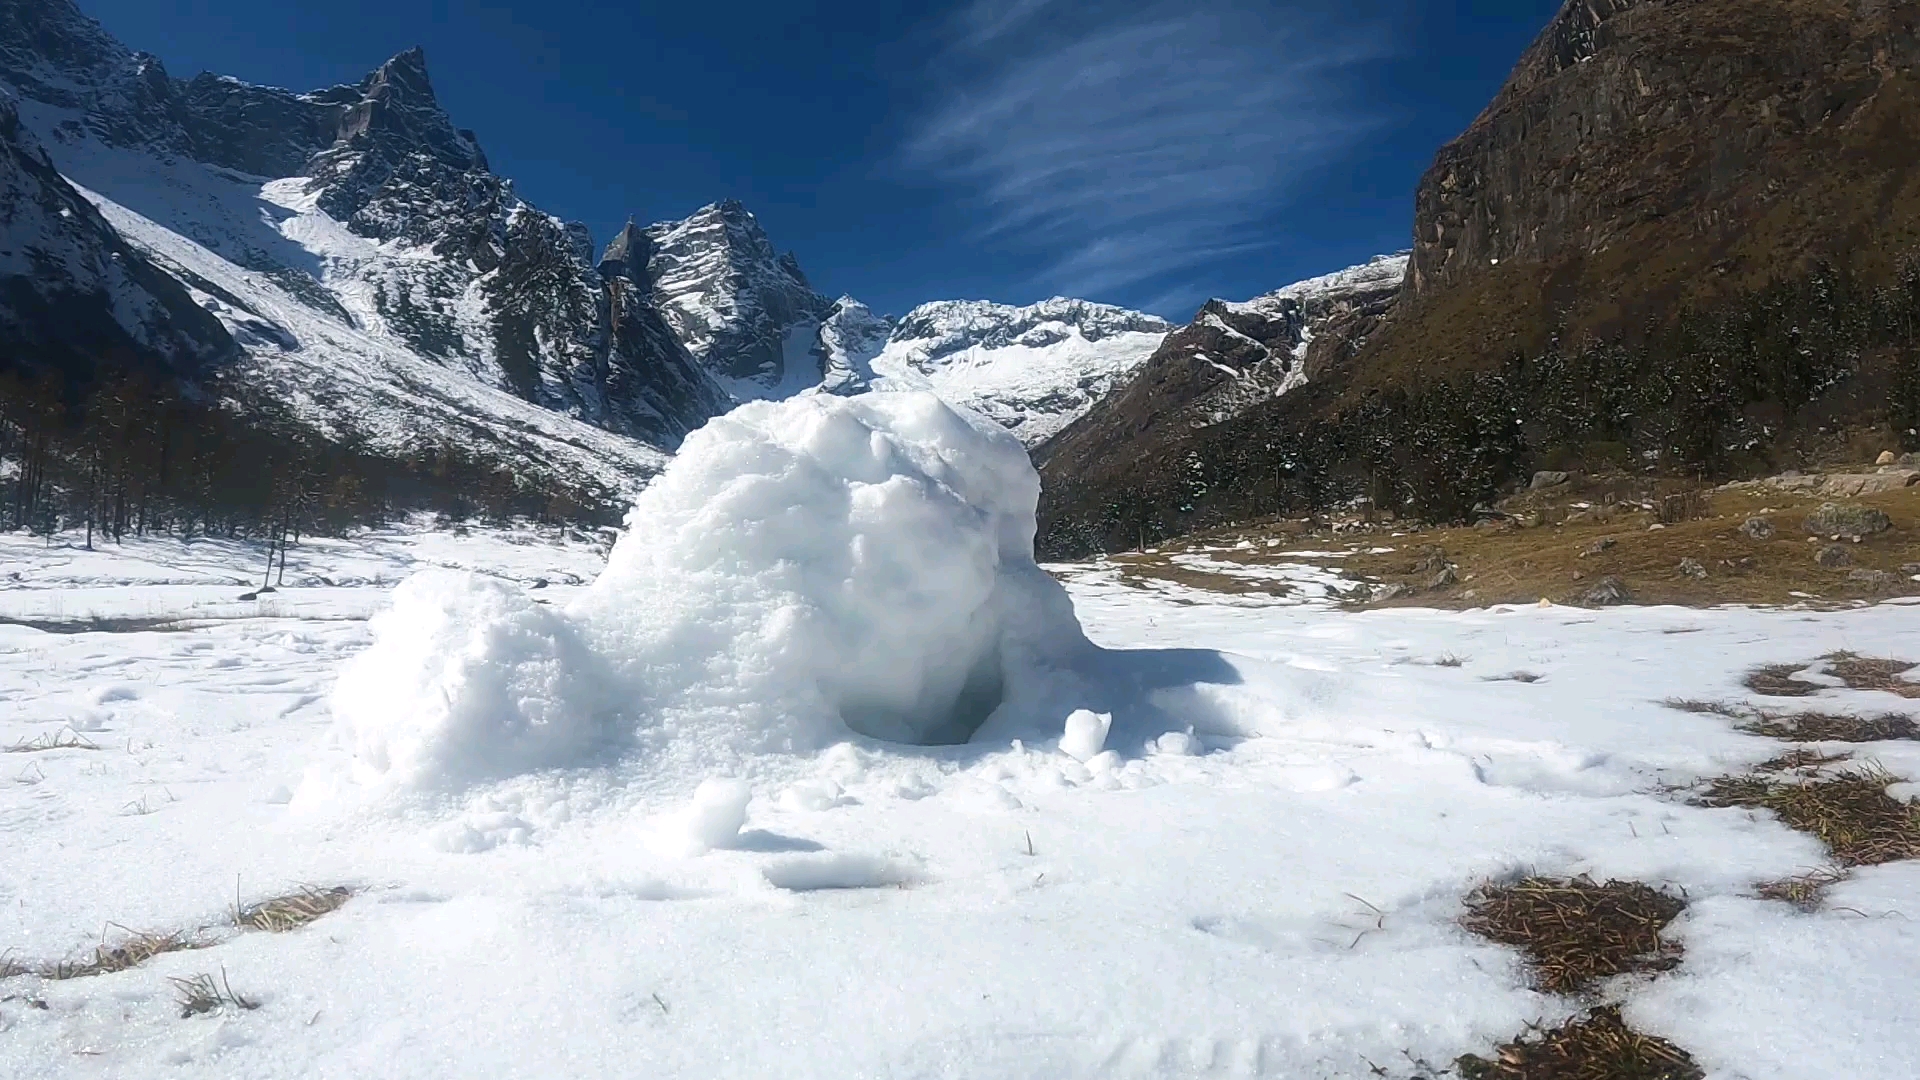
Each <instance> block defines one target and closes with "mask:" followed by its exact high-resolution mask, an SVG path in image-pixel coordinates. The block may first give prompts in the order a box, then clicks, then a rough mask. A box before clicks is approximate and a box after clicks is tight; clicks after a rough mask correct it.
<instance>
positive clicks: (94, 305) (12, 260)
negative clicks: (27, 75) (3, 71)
mask: <svg viewBox="0 0 1920 1080" xmlns="http://www.w3.org/2000/svg"><path fill="white" fill-rule="evenodd" d="M234 353H235V348H234V343H233V339H232V337H230V336H229V335H228V333H227V331H226V330H225V329H224V328H223V327H222V326H221V325H220V323H219V321H218V320H217V319H215V318H214V317H213V316H211V315H209V314H207V312H205V311H204V310H202V309H201V308H200V307H199V305H197V304H195V303H194V302H193V298H192V297H191V296H189V295H188V293H187V290H186V289H184V288H182V287H181V285H180V283H179V282H177V281H175V280H174V279H172V278H171V277H168V276H167V275H166V274H164V273H162V272H161V271H159V270H158V269H156V268H155V267H154V266H153V264H152V263H150V262H148V261H147V259H146V257H145V256H143V255H141V254H140V253H139V252H137V251H135V250H134V249H133V248H132V247H130V246H129V245H128V244H127V243H126V242H125V241H124V240H122V239H121V237H120V236H119V234H118V233H116V232H115V231H114V230H113V227H112V226H111V225H109V224H107V222H106V220H105V219H104V218H102V217H101V216H100V213H99V211H97V210H95V209H94V207H93V204H92V203H90V202H88V201H87V200H86V199H84V198H82V197H81V196H80V194H79V193H78V192H76V191H74V190H73V188H72V187H71V186H70V185H69V184H68V183H67V182H66V181H65V180H64V179H62V178H61V176H60V174H59V172H58V171H57V170H55V168H54V167H53V162H52V161H51V160H50V159H48V157H47V155H46V152H45V150H43V149H42V148H41V146H40V144H39V141H38V140H37V139H35V138H34V137H33V135H32V133H30V132H28V131H27V130H26V129H25V127H23V126H22V125H21V123H20V115H19V111H18V110H17V109H16V108H15V106H14V104H13V102H12V101H11V100H10V99H8V98H7V97H5V96H4V95H0V369H16V370H19V369H24V370H27V371H60V372H64V373H66V374H69V375H71V376H74V377H76V378H83V377H84V376H85V375H86V374H87V373H88V372H89V370H90V369H91V367H92V366H93V365H95V364H108V365H112V366H115V367H120V368H131V369H146V370H149V371H153V372H156V373H163V374H175V375H196V374H199V373H202V372H204V371H207V370H209V369H211V368H212V367H213V366H214V365H216V364H217V363H218V362H220V361H222V360H226V359H230V358H231V357H232V356H233V354H234Z"/></svg>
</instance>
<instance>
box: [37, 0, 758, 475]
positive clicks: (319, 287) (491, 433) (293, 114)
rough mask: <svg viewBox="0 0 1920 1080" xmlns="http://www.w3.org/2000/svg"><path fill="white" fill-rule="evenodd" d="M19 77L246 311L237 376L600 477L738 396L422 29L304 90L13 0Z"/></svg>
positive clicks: (337, 411)
mask: <svg viewBox="0 0 1920 1080" xmlns="http://www.w3.org/2000/svg"><path fill="white" fill-rule="evenodd" d="M0 82H4V83H5V84H7V85H8V86H10V87H11V88H12V89H13V90H14V91H15V92H16V93H17V94H18V95H19V96H20V98H21V108H20V114H21V118H22V122H23V123H24V124H25V125H26V126H27V127H29V128H30V129H32V130H34V131H35V132H36V133H37V134H39V135H40V136H41V138H42V141H43V142H44V143H45V144H46V145H47V147H48V149H49V151H50V153H51V156H52V159H53V162H54V164H55V165H56V166H57V167H58V168H59V170H60V171H61V172H62V173H63V174H65V176H66V177H67V178H68V179H69V180H71V181H73V182H74V183H75V184H76V185H77V186H78V187H80V188H81V189H82V190H83V192H84V193H85V194H87V195H88V196H89V197H90V198H92V199H93V200H94V201H95V202H96V203H97V204H98V206H99V208H100V210H101V213H102V214H103V215H104V216H105V217H106V219H107V220H108V221H109V222H110V223H111V224H112V225H113V226H114V227H115V228H116V229H117V230H118V231H119V232H120V233H121V234H122V235H124V236H125V237H126V238H127V239H128V240H129V241H130V242H131V243H132V244H133V246H135V247H137V248H140V249H142V250H144V251H145V252H146V253H147V254H148V255H149V257H150V258H151V259H152V260H153V261H154V262H155V263H156V264H157V265H159V266H160V267H161V268H162V269H164V270H166V271H168V272H169V273H171V274H172V275H174V276H175V277H177V278H179V279H180V280H181V282H182V283H184V284H185V285H186V286H187V287H188V288H189V289H190V290H192V291H193V292H194V294H195V295H196V298H197V299H199V300H200V301H201V303H202V306H205V307H207V308H209V309H210V310H213V311H214V312H215V313H216V314H217V315H219V316H220V318H221V320H222V321H223V322H224V323H226V324H227V325H228V327H229V329H230V330H231V331H232V332H233V334H234V336H235V337H236V338H237V339H238V340H239V342H240V344H241V345H242V346H243V347H244V355H243V356H242V357H241V359H240V360H239V361H238V362H236V363H235V364H232V365H229V366H228V368H227V369H226V370H225V371H224V372H223V373H222V380H221V386H222V390H223V392H225V393H229V394H231V395H233V396H234V397H236V398H238V399H241V400H243V401H244V400H247V399H249V398H253V399H257V400H258V401H260V402H262V403H268V402H271V403H272V404H274V405H276V406H281V407H289V408H291V410H292V412H293V413H294V414H295V415H296V416H298V417H300V418H302V419H303V420H304V421H305V422H307V423H309V424H310V425H311V426H312V427H314V428H315V429H316V430H320V431H322V432H324V433H327V434H331V435H337V436H339V437H352V438H354V439H357V440H361V441H364V442H365V443H367V444H368V445H369V446H372V447H374V448H377V449H382V450H385V451H388V452H391V453H393V454H395V455H397V456H399V455H406V454H410V453H413V452H415V451H417V450H418V449H419V448H420V446H421V444H423V443H429V442H436V441H437V442H444V443H455V444H459V445H460V446H461V448H462V449H463V451H464V452H467V453H470V454H472V455H477V456H482V457H493V458H497V459H498V460H499V461H500V462H501V463H502V464H503V466H506V467H512V468H515V469H524V470H525V471H526V472H527V473H528V474H529V476H530V477H532V478H536V479H541V478H543V479H544V480H545V481H552V482H558V483H561V484H562V485H563V486H564V485H565V484H566V483H567V482H568V481H569V480H570V479H571V478H580V477H586V478H589V479H590V480H591V482H592V484H593V485H594V486H597V487H599V488H602V489H605V493H611V492H612V491H614V490H618V489H630V488H631V487H632V486H633V484H635V483H637V482H638V481H639V480H640V479H642V478H643V477H644V476H645V475H646V474H648V473H649V472H651V471H652V470H653V469H654V468H657V466H658V464H659V462H660V461H661V460H662V457H661V454H660V453H659V451H658V450H656V449H654V448H653V446H658V447H671V446H672V445H674V444H676V443H677V442H678V440H679V438H680V437H681V436H682V435H684V434H685V433H686V432H687V431H688V430H691V429H692V428H693V427H696V426H698V425H699V424H700V423H702V422H704V421H705V420H706V419H707V418H708V417H710V416H712V415H714V414H715V413H717V412H719V411H723V410H724V409H725V408H726V407H728V405H729V404H730V403H729V400H728V399H727V397H726V395H725V394H724V393H722V392H721V390H720V389H719V388H718V387H717V386H715V385H714V384H713V382H712V380H711V379H709V378H708V377H707V376H706V375H705V373H704V372H703V371H701V370H700V369H699V367H698V366H697V365H696V364H695V363H694V362H693V360H692V358H691V357H690V356H689V355H688V354H687V353H686V351H685V349H684V348H683V347H682V346H681V345H680V344H679V342H678V340H677V339H676V338H675V337H674V336H673V334H672V333H671V331H670V329H669V328H668V327H667V325H666V323H665V321H664V320H663V319H662V318H661V317H660V314H659V312H658V311H657V310H655V309H654V308H653V307H652V306H651V304H650V303H647V302H646V299H645V298H646V295H647V283H646V280H645V276H644V273H643V272H641V271H638V270H636V269H635V268H632V267H627V266H625V265H624V264H622V263H620V262H619V261H617V260H616V261H615V262H614V263H613V264H611V265H609V266H608V267H607V268H608V270H609V271H610V272H609V273H603V272H602V266H603V265H606V264H599V263H597V262H596V260H595V259H594V257H593V254H592V252H591V250H590V247H589V242H588V238H587V235H586V232H585V230H584V229H583V228H582V227H580V226H578V225H573V224H570V223H566V222H562V221H560V220H558V219H556V218H553V217H551V216H550V215H547V214H544V213H541V212H540V211H538V210H537V209H536V208H534V207H532V206H530V205H528V204H527V203H525V202H524V201H523V200H521V199H519V198H518V196H517V195H515V194H514V191H513V187H512V184H511V182H510V181H507V180H505V179H504V178H501V177H498V176H496V175H494V174H493V173H492V172H491V171H490V170H489V168H488V165H487V161H486V157H485V155H484V153H483V152H482V151H481V149H480V146H479V144H478V141H477V140H476V139H475V137H474V136H473V134H472V132H470V131H465V130H461V129H457V128H455V127H454V126H453V124H452V122H451V120H450V119H449V118H448V117H447V115H446V113H445V112H444V111H443V110H442V109H441V108H440V106H439V104H438V102H437V101H436V99H435V97H434V95H433V90H432V86H431V83H430V81H429V79H428V76H427V70H426V66H425V59H424V57H423V56H422V54H421V53H420V52H419V51H418V50H412V51H409V52H406V53H402V54H401V55H399V56H396V57H395V58H393V59H392V60H391V61H389V62H387V63H386V64H384V65H382V66H381V67H380V68H379V69H378V70H376V71H374V72H373V73H371V74H370V75H368V76H367V78H366V79H364V80H362V81H361V82H360V83H358V84H355V85H351V86H340V87H333V88H329V89H326V90H321V91H317V92H314V93H309V94H296V93H292V92H289V91H285V90H280V89H276V88H271V87H259V86H251V85H248V84H244V83H240V82H237V81H235V80H231V79H225V78H221V77H218V76H211V75H201V76H198V77H196V78H194V79H192V80H190V81H185V82H182V81H179V80H175V79H173V78H172V77H170V76H169V75H167V73H166V72H165V70H164V69H163V68H162V67H161V65H160V63H159V61H158V60H157V59H155V58H153V57H150V56H146V55H143V54H138V53H134V52H132V51H130V50H128V49H126V48H125V47H124V46H122V45H120V44H119V43H118V42H117V41H115V40H114V39H113V38H111V37H110V36H109V35H107V34H106V33H105V32H104V31H103V30H101V29H100V27H99V26H98V25H97V24H96V23H94V22H92V21H91V20H89V19H87V18H86V17H85V16H83V15H81V14H80V12H79V11H78V10H77V9H76V8H74V7H73V5H72V4H71V3H70V2H68V0H0ZM515 402H519V403H524V404H525V405H528V406H533V407H535V408H533V409H532V410H529V409H527V408H524V407H521V406H520V405H518V404H515ZM595 429H597V430H595ZM605 433H614V434H617V435H620V436H627V437H629V439H630V440H644V441H645V442H646V443H650V444H653V446H646V445H641V444H640V443H637V442H631V441H629V439H619V438H609V437H607V436H606V434H605Z"/></svg>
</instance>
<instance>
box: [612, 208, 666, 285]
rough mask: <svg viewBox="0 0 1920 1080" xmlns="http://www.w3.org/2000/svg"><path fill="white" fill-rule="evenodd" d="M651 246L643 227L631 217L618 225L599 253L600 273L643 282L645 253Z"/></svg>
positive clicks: (645, 272)
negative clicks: (615, 231) (603, 249)
mask: <svg viewBox="0 0 1920 1080" xmlns="http://www.w3.org/2000/svg"><path fill="white" fill-rule="evenodd" d="M652 247H653V243H652V241H650V240H648V239H647V233H646V230H645V229H642V228H641V227H640V226H638V225H636V224H634V223H633V219H632V218H628V219H627V223H626V224H625V225H623V226H621V227H620V231H619V232H617V233H615V234H613V239H612V240H610V241H608V243H607V248H606V250H605V251H603V252H601V253H600V266H599V269H600V274H601V276H603V277H609V278H615V277H618V278H627V279H629V280H631V281H635V282H639V283H642V284H644V283H645V282H646V280H647V255H648V252H649V251H651V249H652Z"/></svg>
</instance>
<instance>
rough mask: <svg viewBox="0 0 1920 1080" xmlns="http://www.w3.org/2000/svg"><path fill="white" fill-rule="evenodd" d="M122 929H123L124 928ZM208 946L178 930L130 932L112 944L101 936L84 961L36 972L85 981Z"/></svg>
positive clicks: (59, 964) (65, 963) (57, 965)
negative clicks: (170, 954)
mask: <svg viewBox="0 0 1920 1080" xmlns="http://www.w3.org/2000/svg"><path fill="white" fill-rule="evenodd" d="M121 929H123V930H125V929H126V927H121ZM209 944H210V942H207V941H203V940H201V939H199V938H196V937H193V936H191V935H189V934H187V933H185V932H181V931H176V932H174V933H171V934H154V933H146V934H142V933H135V932H133V931H130V930H129V931H128V932H127V936H126V937H124V938H122V939H120V940H119V941H116V942H113V943H112V944H109V943H108V942H107V941H106V940H105V938H104V935H103V936H102V940H101V942H100V944H98V945H96V946H94V948H93V952H92V953H91V954H90V955H89V956H87V957H86V958H85V959H83V960H72V961H68V960H62V961H56V962H54V963H52V964H48V965H47V966H45V967H43V968H41V969H40V970H39V972H38V973H39V975H40V976H41V977H42V978H47V979H84V978H88V977H90V976H93V975H110V974H112V973H114V972H116V971H126V970H127V969H128V968H135V967H139V966H140V965H141V964H144V963H146V962H147V961H149V960H151V959H153V958H154V957H156V956H159V955H161V954H163V953H172V952H188V951H190V950H193V949H204V948H206V947H207V945H209Z"/></svg>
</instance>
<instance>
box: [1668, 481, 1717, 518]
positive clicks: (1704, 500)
mask: <svg viewBox="0 0 1920 1080" xmlns="http://www.w3.org/2000/svg"><path fill="white" fill-rule="evenodd" d="M1653 516H1654V520H1656V521H1658V522H1659V523H1660V524H1662V525H1678V524H1680V523H1681V522H1683V521H1699V520H1700V519H1701V518H1706V517H1712V516H1713V499H1712V497H1711V496H1709V495H1708V494H1707V492H1706V491H1705V490H1704V489H1701V488H1695V489H1693V490H1691V491H1682V492H1678V493H1677V494H1673V495H1667V496H1663V497H1662V498H1661V499H1660V501H1659V502H1657V503H1655V504H1654V506H1653Z"/></svg>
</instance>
